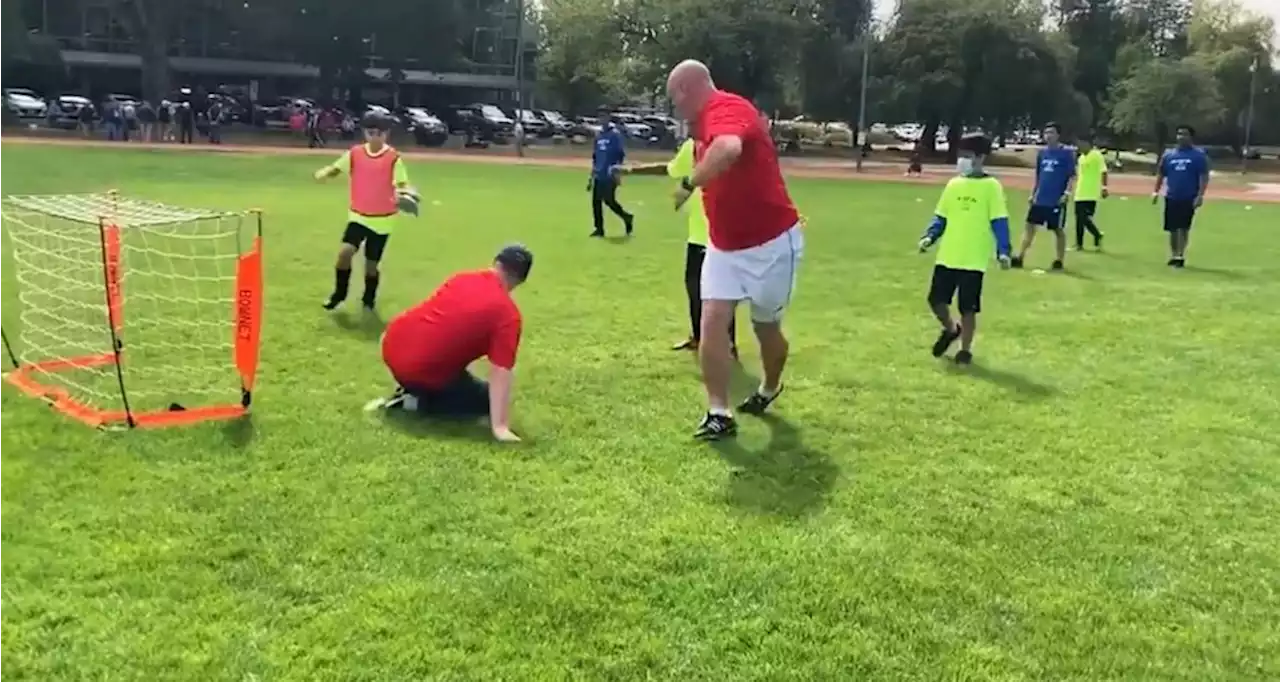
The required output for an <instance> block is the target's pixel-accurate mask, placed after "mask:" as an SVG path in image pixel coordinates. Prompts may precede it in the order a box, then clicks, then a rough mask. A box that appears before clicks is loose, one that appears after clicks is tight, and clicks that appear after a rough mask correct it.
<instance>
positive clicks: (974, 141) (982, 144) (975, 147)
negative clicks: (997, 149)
mask: <svg viewBox="0 0 1280 682" xmlns="http://www.w3.org/2000/svg"><path fill="white" fill-rule="evenodd" d="M957 149H958V150H959V151H965V152H973V153H974V154H976V155H978V156H986V155H987V154H990V153H991V138H989V137H987V136H986V135H984V134H983V133H968V134H966V135H964V136H962V137H961V138H960V144H959V146H958V147H957Z"/></svg>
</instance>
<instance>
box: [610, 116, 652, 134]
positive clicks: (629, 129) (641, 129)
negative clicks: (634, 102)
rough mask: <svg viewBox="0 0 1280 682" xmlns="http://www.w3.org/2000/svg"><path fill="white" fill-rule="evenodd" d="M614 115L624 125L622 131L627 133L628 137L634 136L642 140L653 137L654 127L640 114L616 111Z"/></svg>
mask: <svg viewBox="0 0 1280 682" xmlns="http://www.w3.org/2000/svg"><path fill="white" fill-rule="evenodd" d="M613 117H614V118H615V119H617V121H618V123H620V124H621V125H622V131H623V132H624V133H626V134H627V137H634V138H637V139H640V140H647V139H649V138H650V137H653V128H652V127H651V126H650V125H649V124H648V123H645V122H644V120H643V119H641V118H640V117H639V116H636V115H635V114H627V113H616V114H614V115H613Z"/></svg>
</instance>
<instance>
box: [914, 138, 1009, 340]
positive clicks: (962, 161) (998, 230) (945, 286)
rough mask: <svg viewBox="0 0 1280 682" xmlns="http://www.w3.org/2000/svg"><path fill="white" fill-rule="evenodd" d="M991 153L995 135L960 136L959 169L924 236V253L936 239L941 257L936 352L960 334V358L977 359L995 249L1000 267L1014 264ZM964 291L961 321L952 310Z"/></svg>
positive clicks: (933, 302)
mask: <svg viewBox="0 0 1280 682" xmlns="http://www.w3.org/2000/svg"><path fill="white" fill-rule="evenodd" d="M990 153H991V140H989V139H987V137H986V136H985V135H982V134H981V133H971V134H969V135H965V136H964V137H962V138H960V144H959V146H958V157H959V158H958V160H957V162H956V169H957V170H958V171H959V173H960V175H959V176H957V177H954V178H952V179H951V180H950V181H949V182H948V183H947V187H946V189H944V190H942V197H941V198H939V199H938V207H937V209H936V210H935V211H934V216H933V222H931V223H930V224H929V228H928V229H927V230H925V233H924V236H923V237H921V238H920V243H919V247H920V251H921V253H923V252H924V251H925V250H927V249H928V248H929V247H930V246H932V245H933V244H935V243H940V246H939V247H938V261H937V265H935V266H934V268H933V281H932V283H931V284H930V285H929V297H928V301H929V307H930V309H932V311H933V315H934V317H936V318H938V322H940V323H942V331H941V333H939V335H938V340H937V341H934V343H933V357H935V358H940V357H942V356H943V355H944V354H945V353H946V352H947V349H948V348H950V347H951V344H953V343H955V341H956V339H959V340H960V352H958V353H956V363H958V364H961V365H967V364H970V363H972V362H973V352H972V347H973V336H974V334H975V333H976V332H977V330H978V313H979V312H980V311H981V310H982V279H983V275H984V274H985V273H986V271H987V265H988V264H989V263H990V262H991V255H992V254H993V253H994V254H995V255H996V258H997V259H998V260H999V262H1000V267H1001V268H1007V267H1009V264H1010V258H1009V251H1010V250H1011V248H1012V245H1011V244H1010V243H1009V210H1008V206H1007V205H1006V203H1005V198H1004V188H1003V187H1001V186H1000V181H999V180H996V179H995V178H993V177H991V176H990V175H987V174H986V171H984V170H983V168H982V165H983V161H984V160H985V159H986V157H987V155H988V154H990ZM956 294H959V300H958V301H957V308H958V310H959V312H960V321H959V322H957V321H956V319H955V318H954V317H952V315H951V300H952V298H954V297H956Z"/></svg>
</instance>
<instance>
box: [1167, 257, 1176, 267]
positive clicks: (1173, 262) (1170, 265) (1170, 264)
mask: <svg viewBox="0 0 1280 682" xmlns="http://www.w3.org/2000/svg"><path fill="white" fill-rule="evenodd" d="M1177 264H1178V259H1177V258H1170V259H1169V262H1167V263H1165V265H1168V266H1169V267H1173V266H1175V265H1177Z"/></svg>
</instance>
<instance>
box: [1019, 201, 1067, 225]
mask: <svg viewBox="0 0 1280 682" xmlns="http://www.w3.org/2000/svg"><path fill="white" fill-rule="evenodd" d="M1027 224H1028V225H1043V226H1044V227H1045V228H1046V229H1050V230H1061V229H1062V207H1061V206H1037V205H1035V204H1032V206H1031V208H1029V209H1027Z"/></svg>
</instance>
